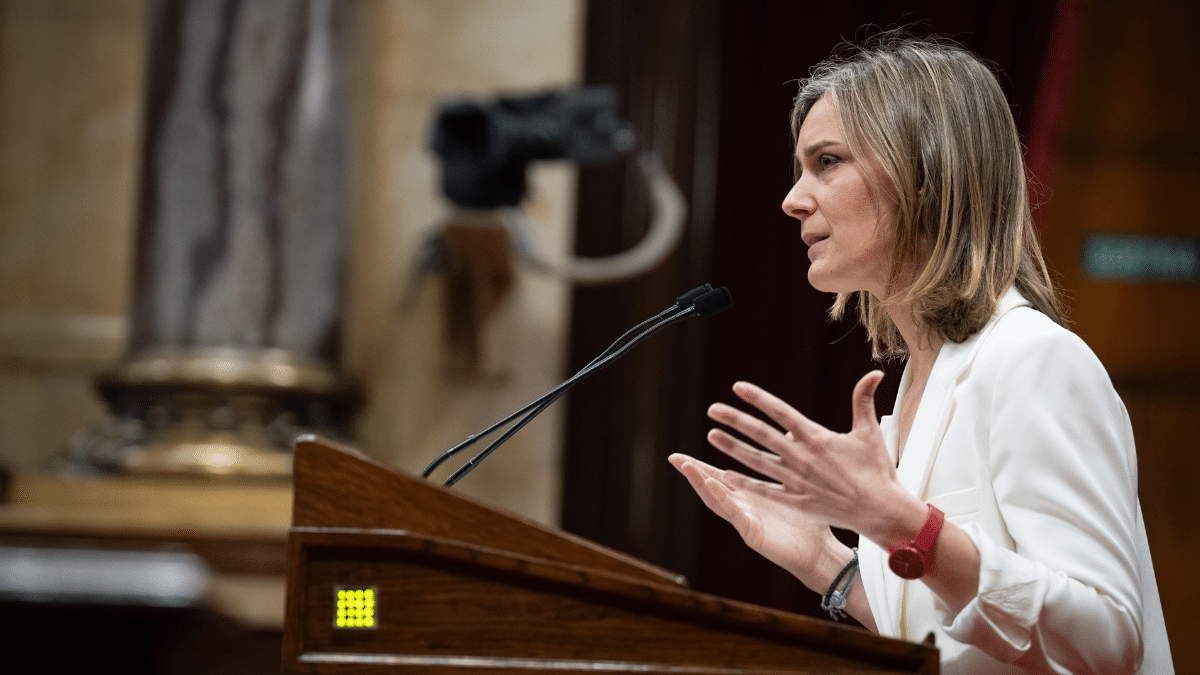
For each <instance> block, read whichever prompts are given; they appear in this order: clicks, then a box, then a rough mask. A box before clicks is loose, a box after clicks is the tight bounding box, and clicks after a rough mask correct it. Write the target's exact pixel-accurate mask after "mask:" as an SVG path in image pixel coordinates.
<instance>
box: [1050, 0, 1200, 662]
mask: <svg viewBox="0 0 1200 675" xmlns="http://www.w3.org/2000/svg"><path fill="white" fill-rule="evenodd" d="M1081 7H1082V9H1083V13H1082V31H1081V33H1080V35H1081V38H1080V42H1079V49H1078V53H1077V56H1076V58H1075V67H1074V68H1073V73H1074V75H1073V77H1072V82H1071V83H1070V84H1071V86H1070V96H1069V97H1068V98H1067V100H1068V101H1069V104H1068V107H1067V111H1066V115H1065V117H1064V126H1063V129H1062V133H1061V135H1060V137H1059V139H1058V143H1057V147H1058V148H1059V153H1058V168H1057V171H1056V176H1057V178H1056V179H1055V180H1054V181H1053V183H1052V191H1051V193H1050V194H1049V200H1048V201H1047V203H1046V207H1045V208H1044V209H1043V213H1042V239H1043V244H1044V247H1045V250H1046V254H1047V256H1048V258H1049V262H1050V265H1051V267H1052V268H1053V269H1054V271H1055V272H1056V273H1057V274H1058V275H1059V281H1060V282H1061V283H1062V284H1063V286H1064V287H1065V289H1066V292H1067V297H1068V304H1069V306H1070V309H1071V319H1072V321H1073V325H1072V329H1073V330H1074V331H1075V332H1076V333H1078V334H1079V335H1080V336H1081V337H1083V339H1084V340H1085V341H1087V343H1088V344H1089V345H1090V346H1091V347H1092V349H1093V350H1095V352H1096V354H1097V355H1098V356H1099V357H1100V360H1101V361H1103V362H1104V365H1105V367H1106V368H1108V371H1109V374H1110V375H1112V378H1113V381H1114V384H1116V386H1117V390H1118V391H1119V392H1120V394H1121V397H1122V399H1123V400H1124V401H1125V405H1126V407H1127V408H1128V410H1129V414H1130V418H1131V420H1132V422H1133V430H1134V436H1135V437H1136V440H1137V444H1138V469H1139V487H1140V495H1141V502H1142V509H1143V512H1144V514H1145V518H1146V529H1147V532H1148V534H1149V537H1150V547H1151V550H1152V552H1153V555H1154V563H1155V564H1154V566H1155V573H1156V575H1157V578H1158V587H1159V591H1160V593H1161V594H1162V603H1163V611H1164V614H1165V615H1166V621H1167V630H1168V632H1169V634H1170V637H1171V649H1172V652H1173V654H1174V658H1175V671H1176V672H1178V673H1195V672H1200V646H1197V645H1196V643H1195V642H1193V641H1191V640H1190V639H1189V637H1190V635H1191V634H1192V633H1193V632H1194V631H1195V629H1196V627H1197V620H1196V612H1195V609H1196V606H1197V603H1200V580H1198V577H1197V575H1196V568H1195V561H1196V560H1197V559H1198V558H1200V539H1197V537H1196V531H1197V530H1198V529H1200V506H1198V501H1197V497H1196V481H1197V476H1200V453H1198V452H1197V447H1198V443H1197V441H1196V430H1195V427H1194V426H1193V425H1192V423H1191V422H1192V420H1193V419H1194V418H1195V417H1196V415H1197V413H1198V412H1200V350H1197V349H1196V333H1197V328H1200V320H1198V319H1197V310H1198V308H1200V284H1196V283H1194V282H1193V283H1125V282H1112V281H1109V282H1101V281H1097V280H1094V279H1089V278H1087V277H1086V276H1085V275H1084V274H1083V271H1082V269H1081V265H1080V260H1081V253H1082V250H1083V242H1084V238H1085V237H1086V236H1087V235H1088V234H1090V233H1094V232H1105V233H1137V234H1154V235H1168V236H1190V237H1197V236H1200V217H1198V216H1197V214H1196V206H1195V204H1196V194H1197V192H1198V191H1200V127H1198V126H1197V124H1196V110H1197V106H1200V50H1198V49H1197V48H1196V37H1195V31H1196V27H1197V26H1198V25H1200V5H1197V3H1195V2H1176V1H1174V0H1148V1H1147V2H1141V3H1136V5H1135V4H1132V3H1124V2H1118V1H1116V0H1096V1H1094V2H1088V3H1081Z"/></svg>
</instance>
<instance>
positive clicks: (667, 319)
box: [421, 284, 733, 487]
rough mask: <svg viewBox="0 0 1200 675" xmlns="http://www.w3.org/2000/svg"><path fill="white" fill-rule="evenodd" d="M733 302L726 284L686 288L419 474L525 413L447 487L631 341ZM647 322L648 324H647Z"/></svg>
mask: <svg viewBox="0 0 1200 675" xmlns="http://www.w3.org/2000/svg"><path fill="white" fill-rule="evenodd" d="M732 305H733V296H732V294H730V292H729V289H727V288H725V287H724V286H722V287H721V288H717V289H714V288H713V287H712V286H711V285H709V284H704V285H703V286H699V287H697V288H694V289H692V290H690V291H688V292H687V293H684V294H683V295H681V296H679V297H678V298H677V299H676V300H675V304H674V305H671V306H670V307H668V308H667V309H665V310H663V311H661V312H659V313H658V314H656V315H654V316H652V317H650V318H649V319H646V320H645V321H643V322H641V323H639V324H638V325H636V326H634V327H633V328H631V329H629V330H627V331H625V333H623V334H622V335H621V337H619V338H617V339H616V341H615V342H613V343H612V344H611V345H609V347H608V348H607V349H605V350H604V351H603V352H602V353H601V354H600V356H597V357H596V358H595V359H592V361H591V362H590V363H589V364H588V365H586V366H584V367H583V368H582V369H581V370H580V371H579V372H578V373H575V374H574V375H572V376H571V377H570V378H568V379H567V380H566V381H565V382H563V383H562V384H559V385H558V386H557V387H555V388H553V389H551V390H550V391H548V392H546V393H545V394H542V395H541V396H539V397H538V398H537V399H535V400H533V401H531V402H530V403H527V404H526V405H525V406H524V407H522V408H520V409H519V410H516V411H514V412H513V413H511V414H510V415H508V416H507V417H505V418H504V419H502V420H500V421H498V422H496V423H495V424H493V425H491V426H490V427H488V428H487V429H484V430H483V431H481V432H479V433H477V434H473V435H471V436H469V437H467V439H466V440H464V441H463V442H461V443H459V444H458V445H456V446H454V447H453V448H450V449H449V450H447V451H445V452H443V453H442V454H441V455H439V456H438V457H437V458H436V459H434V460H433V461H432V462H430V463H429V465H428V466H426V467H425V469H424V470H423V471H422V472H421V477H422V478H428V477H429V475H430V474H432V473H433V471H434V470H435V469H437V467H438V466H440V465H441V464H442V463H443V462H445V461H446V460H447V459H449V458H450V457H453V456H454V455H456V454H458V453H459V452H461V451H463V450H465V449H466V448H467V447H469V446H471V445H472V444H474V443H475V442H476V441H477V440H479V439H480V438H482V437H484V436H487V435H488V434H490V433H492V432H493V431H495V430H497V429H499V428H500V427H501V426H503V425H505V424H508V423H509V422H511V421H512V420H513V419H515V418H516V417H517V416H518V415H522V414H524V415H525V416H524V417H522V418H521V419H520V420H518V421H517V422H516V423H515V424H513V426H512V427H510V428H509V429H507V430H506V431H505V432H504V433H503V434H502V435H501V436H500V437H499V438H497V439H496V440H495V441H493V442H492V443H491V444H490V445H488V447H487V448H485V449H484V450H483V451H482V452H480V453H479V454H477V455H475V456H474V457H472V458H471V459H470V460H469V461H468V462H467V463H466V464H464V465H463V466H461V467H459V469H458V470H457V471H455V472H454V473H453V474H451V476H450V478H448V479H447V480H446V482H445V483H444V485H446V486H447V487H449V486H451V485H454V484H455V483H457V482H458V481H460V480H462V478H463V477H464V476H466V475H467V474H468V473H470V472H471V471H472V470H474V468H475V467H476V466H478V465H479V463H480V462H482V461H483V460H484V458H485V457H487V456H488V455H490V454H491V453H492V452H494V451H495V450H496V448H498V447H500V445H501V444H502V443H504V442H505V441H507V440H508V439H509V438H512V436H513V435H514V434H516V433H517V432H518V431H520V430H521V428H522V427H524V426H525V425H526V424H528V423H529V422H530V421H532V420H533V418H534V417H536V416H537V415H538V414H539V413H541V412H542V411H543V410H545V409H546V408H548V407H549V406H550V404H552V403H554V402H555V401H556V400H558V399H559V397H561V396H562V395H563V394H565V393H566V392H567V390H568V389H570V388H571V387H573V386H575V384H577V383H579V382H580V381H581V380H583V379H584V378H586V377H588V376H590V375H591V374H592V373H595V372H596V371H598V370H600V369H601V368H604V367H606V366H608V365H609V364H611V363H612V362H613V361H615V360H616V359H618V358H620V357H621V356H623V355H624V354H625V353H626V352H628V351H629V350H630V349H631V348H633V346H634V345H636V344H638V343H639V342H641V341H642V340H644V339H646V338H647V337H650V336H651V335H653V334H654V333H656V332H658V331H659V330H662V329H663V328H665V327H667V326H669V325H671V324H673V323H677V322H679V321H682V320H684V319H688V318H691V317H693V316H698V317H709V316H712V315H713V314H716V313H718V312H721V311H724V310H726V309H728V308H729V307H731V306H732ZM648 325H649V328H646V326H648ZM639 331H640V332H639ZM635 333H636V334H635ZM630 336H632V337H630Z"/></svg>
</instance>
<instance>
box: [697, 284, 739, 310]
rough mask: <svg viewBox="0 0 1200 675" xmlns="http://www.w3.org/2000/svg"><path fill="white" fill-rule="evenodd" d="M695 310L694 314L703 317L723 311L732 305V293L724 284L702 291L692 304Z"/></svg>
mask: <svg viewBox="0 0 1200 675" xmlns="http://www.w3.org/2000/svg"><path fill="white" fill-rule="evenodd" d="M692 306H693V307H694V308H695V310H696V316H700V317H705V316H712V315H713V314H716V313H717V312H723V311H725V310H727V309H729V308H730V307H732V306H733V295H732V294H731V293H730V292H729V289H728V288H725V287H724V286H722V287H720V288H716V289H713V290H711V291H707V292H705V293H702V294H701V295H700V297H698V298H696V302H695V304H694V305H692Z"/></svg>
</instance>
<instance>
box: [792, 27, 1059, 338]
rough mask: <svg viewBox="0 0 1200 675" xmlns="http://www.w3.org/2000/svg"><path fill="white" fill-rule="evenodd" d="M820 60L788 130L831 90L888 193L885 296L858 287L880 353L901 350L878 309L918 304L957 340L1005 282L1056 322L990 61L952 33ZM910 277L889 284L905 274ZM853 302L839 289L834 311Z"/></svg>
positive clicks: (991, 307) (984, 316) (919, 312)
mask: <svg viewBox="0 0 1200 675" xmlns="http://www.w3.org/2000/svg"><path fill="white" fill-rule="evenodd" d="M843 49H844V50H846V51H844V53H843V54H841V55H836V56H834V57H833V58H831V59H829V60H827V61H824V62H822V63H820V64H818V65H817V66H816V67H814V68H813V71H812V75H811V77H809V78H807V79H804V80H801V82H800V93H799V94H798V95H797V96H796V101H795V106H794V107H793V109H792V116H791V123H792V137H793V141H794V140H795V139H796V138H797V136H798V134H799V131H800V125H801V124H803V122H804V119H805V117H806V116H807V115H808V112H809V110H810V109H811V108H812V106H813V104H814V103H816V101H817V99H819V98H821V97H822V96H829V97H830V99H831V102H832V103H833V104H834V108H835V109H836V110H837V113H838V116H839V118H840V120H841V122H842V126H843V127H844V128H845V130H846V134H847V143H848V144H849V146H850V150H851V152H853V153H855V154H856V155H858V156H860V157H869V158H872V159H874V160H875V163H876V164H877V165H878V167H879V170H880V171H882V173H883V176H881V178H885V179H886V181H882V182H884V183H887V184H889V189H888V190H887V191H886V192H887V193H888V194H889V195H890V196H891V197H892V199H893V203H894V212H893V213H892V214H890V215H891V216H892V217H893V219H894V223H895V232H896V234H895V238H896V239H895V246H894V249H893V259H892V271H891V274H892V279H891V281H892V283H890V284H889V288H888V294H889V295H888V297H887V298H883V299H878V298H875V297H874V296H873V295H871V294H870V293H867V292H865V291H860V292H859V293H858V311H859V319H860V321H861V322H862V324H863V325H864V326H865V327H866V329H867V334H868V336H869V338H870V340H871V346H872V350H873V352H874V354H875V356H876V358H884V357H895V356H900V355H903V354H904V353H905V351H906V348H905V345H904V342H903V340H902V339H901V338H900V334H899V332H898V331H897V330H896V327H895V325H894V324H893V323H892V321H891V320H890V319H889V318H888V315H887V312H886V311H885V310H886V309H887V308H888V307H889V306H891V305H893V304H907V305H909V306H911V307H913V311H914V313H915V318H917V319H918V320H919V321H920V322H922V323H923V324H924V325H926V326H928V327H929V328H930V329H931V330H934V331H936V332H937V333H938V334H939V335H940V336H941V337H942V338H944V339H946V340H950V341H952V342H963V341H964V340H966V339H967V338H969V337H970V336H972V335H974V334H975V333H977V332H978V331H979V330H981V329H982V328H983V327H984V325H986V324H987V322H988V320H989V319H990V318H991V316H992V314H993V313H994V312H995V310H996V306H997V304H998V302H999V300H1000V298H1001V297H1002V296H1003V295H1004V293H1005V292H1006V291H1007V290H1008V288H1009V287H1011V286H1014V285H1015V286H1016V287H1017V290H1018V291H1020V292H1021V294H1022V295H1024V296H1025V298H1026V299H1028V300H1029V301H1030V302H1031V303H1032V304H1033V306H1034V307H1035V308H1037V309H1038V310H1040V311H1042V312H1043V313H1045V314H1046V315H1047V316H1049V317H1050V318H1052V319H1054V320H1055V321H1057V322H1058V323H1063V322H1064V320H1065V318H1064V316H1063V312H1062V307H1061V304H1060V302H1059V299H1058V296H1057V293H1056V292H1055V289H1054V284H1053V282H1052V281H1051V280H1050V275H1049V273H1048V271H1047V269H1046V264H1045V261H1044V260H1043V258H1042V253H1041V248H1040V246H1039V244H1038V240H1037V234H1036V232H1035V231H1034V227H1033V217H1032V214H1031V212H1030V206H1029V193H1028V189H1027V186H1026V176H1025V166H1024V162H1023V160H1022V151H1021V144H1020V139H1019V137H1018V135H1017V129H1016V124H1015V123H1014V122H1013V117H1012V113H1011V111H1010V110H1009V107H1008V102H1007V101H1006V99H1005V97H1004V92H1003V91H1002V90H1001V89H1000V85H999V83H998V82H997V81H996V77H995V76H994V75H993V74H992V72H991V70H989V69H988V67H987V66H986V65H984V63H983V62H982V61H981V60H980V59H979V58H977V57H975V56H974V55H972V54H970V53H969V52H967V51H966V50H964V49H962V48H961V47H958V46H957V45H953V44H950V43H947V42H943V41H938V40H929V39H920V40H918V39H914V38H910V37H902V36H897V35H896V34H894V33H885V34H883V35H881V36H878V37H876V38H874V39H873V40H871V41H870V42H869V43H867V44H864V45H859V46H854V45H846V46H845V47H844V48H843ZM902 270H903V271H904V273H905V279H907V278H909V276H908V275H909V273H910V272H911V282H909V283H907V284H906V285H905V286H904V287H903V288H895V286H896V285H897V279H898V278H900V273H901V271H902ZM849 300H850V294H849V293H839V294H838V297H837V299H836V301H835V302H834V304H833V307H832V308H831V310H830V314H831V315H832V316H833V317H834V318H839V317H840V316H841V315H842V313H843V312H844V311H845V308H846V306H847V304H848V303H849Z"/></svg>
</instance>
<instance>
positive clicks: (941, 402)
mask: <svg viewBox="0 0 1200 675" xmlns="http://www.w3.org/2000/svg"><path fill="white" fill-rule="evenodd" d="M907 386H908V371H907V369H906V370H905V374H904V379H903V381H902V382H901V387H900V396H903V394H904V391H905V389H906V388H907ZM899 400H900V397H899V396H898V397H897V405H899ZM893 417H894V415H889V416H887V417H884V418H883V420H882V421H881V425H882V427H883V433H884V437H885V438H886V439H887V441H888V449H889V451H890V452H891V454H892V459H893V461H894V460H895V457H896V444H897V428H896V424H895V423H894V421H893ZM897 471H898V474H899V479H900V481H901V482H902V483H903V484H904V486H905V487H906V488H907V489H908V490H910V491H911V492H912V493H913V494H915V495H917V496H918V497H920V498H921V499H922V500H926V501H928V502H929V503H931V504H933V505H934V506H937V507H938V508H940V509H941V510H943V511H945V513H946V517H947V520H948V521H950V522H953V523H956V524H957V525H959V526H960V527H962V528H963V529H964V530H966V532H967V534H968V535H969V536H970V537H971V539H972V540H973V541H974V542H975V545H976V546H977V547H978V548H979V552H980V559H981V569H980V583H979V592H978V594H977V595H976V597H975V599H974V600H972V601H971V603H970V604H969V605H968V606H967V607H965V608H964V609H963V610H962V611H960V612H959V613H958V614H957V615H955V614H953V613H951V611H950V610H949V608H948V607H946V606H945V605H944V604H942V603H941V602H940V601H939V600H937V598H935V596H934V595H933V594H932V593H931V592H930V591H929V589H928V588H927V587H926V586H925V585H924V584H923V583H921V582H920V581H904V580H903V579H900V578H899V577H897V576H896V575H895V574H893V573H892V572H891V571H890V570H889V569H888V567H887V552H886V551H882V550H880V549H879V547H878V546H875V545H874V544H872V543H871V542H870V541H868V540H867V539H866V538H863V539H862V540H861V541H860V544H859V558H860V564H861V573H862V578H863V584H864V587H865V588H866V592H867V597H868V599H869V601H870V603H871V612H872V614H873V615H874V618H875V621H876V623H877V625H878V627H879V631H880V632H881V633H882V634H884V635H888V636H891V637H898V638H900V639H906V640H912V641H921V640H923V639H925V638H926V636H928V635H929V634H930V633H932V634H933V635H934V638H935V640H936V644H937V647H938V648H939V649H940V650H941V660H942V672H943V673H947V674H951V675H952V674H955V673H971V674H976V673H1022V672H1033V673H1043V672H1044V673H1103V674H1105V675H1112V674H1115V673H1135V672H1136V673H1145V674H1147V675H1149V674H1153V675H1162V674H1164V673H1173V672H1174V669H1173V666H1172V664H1171V653H1170V647H1169V646H1168V643H1167V633H1166V626H1165V624H1164V623H1163V617H1162V607H1161V605H1160V604H1159V597H1158V587H1157V585H1156V584H1155V581H1154V568H1153V565H1152V563H1151V561H1150V549H1149V547H1148V545H1147V541H1146V530H1145V526H1144V524H1143V522H1142V513H1141V507H1140V505H1139V504H1138V497H1137V458H1136V454H1135V451H1134V443H1133V431H1132V428H1131V427H1130V424H1129V417H1128V415H1127V413H1126V411H1125V406H1124V404H1123V403H1121V400H1120V398H1119V397H1118V396H1117V393H1116V391H1115V390H1114V389H1113V387H1112V383H1111V381H1110V380H1109V378H1108V374H1107V373H1106V372H1105V370H1104V367H1103V366H1102V365H1101V364H1100V361H1099V360H1098V359H1097V358H1096V357H1095V355H1094V354H1093V353H1092V352H1091V350H1090V349H1088V347H1087V345H1085V344H1084V343H1083V341H1082V340H1080V339H1079V338H1078V337H1077V336H1076V335H1074V334H1073V333H1071V332H1070V331H1068V330H1066V329H1064V328H1062V327H1061V326H1059V325H1057V324H1055V323H1054V322H1053V321H1051V320H1050V319H1049V318H1048V317H1046V316H1045V315H1044V314H1042V313H1041V312H1038V311H1037V310H1035V309H1033V308H1032V307H1030V306H1029V303H1028V302H1027V301H1026V300H1025V299H1024V298H1023V297H1021V295H1020V294H1019V293H1017V292H1016V291H1015V290H1010V291H1009V292H1008V294H1007V295H1006V296H1005V297H1004V298H1003V300H1002V301H1001V304H1000V307H999V308H998V310H997V312H996V315H995V316H994V317H993V318H992V320H991V321H990V322H989V323H988V325H987V326H986V327H985V328H984V329H983V330H982V331H981V332H980V333H979V334H977V335H975V336H973V337H972V338H971V339H969V340H967V341H966V342H964V343H962V344H953V343H949V342H948V343H946V344H944V345H943V346H942V348H941V351H940V352H939V353H938V356H937V360H936V361H935V363H934V366H933V371H932V373H931V374H930V377H929V382H928V384H927V385H926V387H925V392H924V393H923V395H922V396H921V402H920V406H919V407H918V409H917V414H916V418H915V419H914V421H913V425H912V429H911V430H910V431H909V435H908V440H907V442H906V444H905V450H904V455H903V457H902V459H901V461H900V464H899V467H898V469H897Z"/></svg>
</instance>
